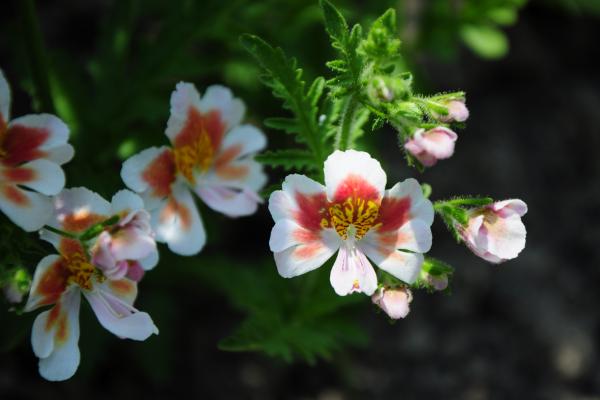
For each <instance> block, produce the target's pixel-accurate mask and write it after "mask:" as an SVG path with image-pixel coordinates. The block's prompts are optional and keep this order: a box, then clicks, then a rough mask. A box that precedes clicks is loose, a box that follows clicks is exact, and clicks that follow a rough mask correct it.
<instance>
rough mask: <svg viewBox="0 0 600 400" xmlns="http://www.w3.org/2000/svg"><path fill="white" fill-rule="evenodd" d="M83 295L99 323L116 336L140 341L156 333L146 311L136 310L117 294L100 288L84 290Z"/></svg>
mask: <svg viewBox="0 0 600 400" xmlns="http://www.w3.org/2000/svg"><path fill="white" fill-rule="evenodd" d="M84 295H85V297H86V299H87V300H88V302H89V303H90V305H91V306H92V309H93V310H94V313H95V314H96V317H97V318H98V321H99V322H100V325H102V326H103V327H104V328H105V329H106V330H108V331H109V332H111V333H113V334H115V335H116V336H118V337H120V338H126V339H133V340H140V341H142V340H146V339H148V337H150V335H152V334H153V333H155V334H158V329H157V328H156V326H155V325H154V322H152V318H150V316H149V315H148V314H147V313H145V312H140V311H137V310H136V309H135V308H133V307H131V306H130V305H129V304H128V303H127V302H125V301H123V300H122V299H120V298H118V297H117V296H114V295H113V294H111V293H109V292H104V291H102V290H95V291H93V292H84Z"/></svg>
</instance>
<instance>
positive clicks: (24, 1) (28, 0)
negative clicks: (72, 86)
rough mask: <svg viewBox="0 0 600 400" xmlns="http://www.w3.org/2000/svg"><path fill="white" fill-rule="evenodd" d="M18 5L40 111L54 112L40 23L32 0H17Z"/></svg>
mask: <svg viewBox="0 0 600 400" xmlns="http://www.w3.org/2000/svg"><path fill="white" fill-rule="evenodd" d="M17 3H18V4H19V7H20V12H21V18H22V21H23V26H24V36H25V42H26V45H27V48H28V49H30V50H31V52H30V57H29V62H30V65H31V72H32V77H33V82H34V85H35V89H36V95H37V97H38V100H39V102H40V106H41V108H42V111H45V112H49V113H54V112H55V108H54V102H53V101H52V92H51V90H50V80H49V78H48V63H47V59H46V53H45V51H44V41H43V38H42V32H41V29H40V23H39V20H38V18H37V14H36V11H35V2H34V0H21V1H17Z"/></svg>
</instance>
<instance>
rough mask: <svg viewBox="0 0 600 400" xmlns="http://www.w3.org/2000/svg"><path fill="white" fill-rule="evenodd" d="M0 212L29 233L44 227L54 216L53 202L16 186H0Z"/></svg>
mask: <svg viewBox="0 0 600 400" xmlns="http://www.w3.org/2000/svg"><path fill="white" fill-rule="evenodd" d="M0 210H2V212H3V213H4V214H6V216H7V217H8V218H9V219H10V220H11V221H12V222H13V223H15V224H16V225H18V226H20V227H21V228H22V229H24V230H26V231H27V232H33V231H37V230H38V229H40V228H41V227H42V226H44V225H45V224H46V223H47V222H48V219H49V218H50V217H51V215H52V201H51V200H50V198H48V197H46V196H44V195H41V194H39V193H35V192H30V191H28V190H23V189H20V188H18V187H17V186H15V185H6V184H4V185H2V184H0Z"/></svg>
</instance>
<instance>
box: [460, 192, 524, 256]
mask: <svg viewBox="0 0 600 400" xmlns="http://www.w3.org/2000/svg"><path fill="white" fill-rule="evenodd" d="M526 213H527V204H525V202H523V201H521V200H517V199H512V200H504V201H499V202H495V203H493V204H490V205H487V206H485V207H481V208H476V209H472V210H470V211H469V222H468V224H467V226H466V227H465V226H461V225H459V226H457V229H458V231H459V232H460V234H461V236H462V238H463V240H464V242H465V243H466V245H467V246H468V247H469V248H470V249H471V250H472V251H473V253H475V254H476V255H478V256H479V257H481V258H483V259H484V260H486V261H489V262H491V263H495V264H497V263H501V262H503V261H507V260H510V259H513V258H516V257H517V256H518V255H519V253H520V252H521V251H522V250H523V249H524V248H525V238H526V236H527V231H526V229H525V225H523V221H521V217H522V216H523V215H525V214H526Z"/></svg>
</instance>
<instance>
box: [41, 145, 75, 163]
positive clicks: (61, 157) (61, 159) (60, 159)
mask: <svg viewBox="0 0 600 400" xmlns="http://www.w3.org/2000/svg"><path fill="white" fill-rule="evenodd" d="M74 155H75V149H74V148H73V146H71V145H70V144H65V145H62V146H57V147H54V148H52V149H48V150H47V151H46V157H45V158H46V159H47V160H49V161H53V162H55V163H57V164H58V165H63V164H65V163H68V162H69V161H71V160H72V159H73V156H74Z"/></svg>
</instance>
